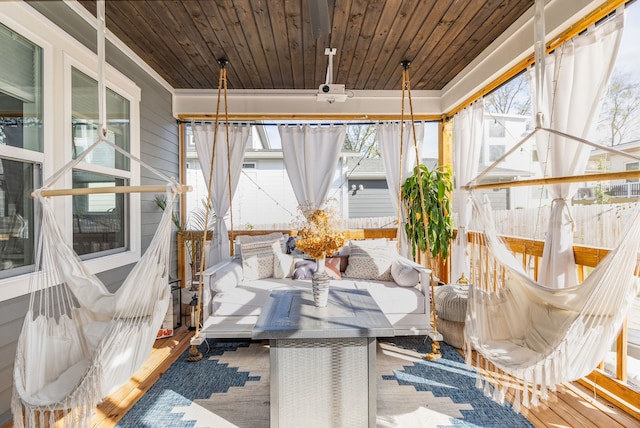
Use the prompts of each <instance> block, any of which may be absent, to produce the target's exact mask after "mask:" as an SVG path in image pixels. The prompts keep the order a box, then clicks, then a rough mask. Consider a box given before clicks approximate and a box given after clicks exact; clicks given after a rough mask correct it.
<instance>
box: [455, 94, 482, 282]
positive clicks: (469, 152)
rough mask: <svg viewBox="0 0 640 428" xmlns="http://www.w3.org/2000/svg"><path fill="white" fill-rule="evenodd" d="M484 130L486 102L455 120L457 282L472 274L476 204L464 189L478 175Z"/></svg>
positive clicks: (478, 103)
mask: <svg viewBox="0 0 640 428" xmlns="http://www.w3.org/2000/svg"><path fill="white" fill-rule="evenodd" d="M483 129H484V100H483V99H480V100H479V101H477V102H475V103H473V104H472V105H470V106H469V107H467V108H465V109H464V110H462V111H461V112H459V113H457V114H456V115H455V116H454V117H453V178H454V182H455V189H454V194H453V195H454V196H453V201H454V203H455V207H456V212H457V213H458V225H457V226H458V234H457V235H456V239H455V241H454V242H453V248H452V251H451V258H452V261H451V279H452V280H453V281H455V280H457V279H458V278H460V277H461V276H462V274H463V273H464V274H465V276H466V277H467V278H471V275H470V272H469V270H470V261H469V253H468V251H469V249H468V246H467V244H468V242H469V241H468V237H467V231H468V227H469V222H470V221H471V211H472V210H473V203H472V201H471V199H470V198H469V192H468V191H466V190H462V189H461V187H462V186H465V185H466V184H467V183H468V182H469V181H470V180H471V179H473V178H474V177H475V176H476V174H477V172H478V163H479V162H480V148H481V147H482V137H483Z"/></svg>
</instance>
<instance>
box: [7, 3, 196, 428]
mask: <svg viewBox="0 0 640 428" xmlns="http://www.w3.org/2000/svg"><path fill="white" fill-rule="evenodd" d="M97 5H98V13H97V15H98V60H99V78H98V89H99V90H98V97H99V116H100V117H99V123H100V128H99V134H100V135H99V137H98V139H97V141H96V142H95V143H94V144H93V145H91V146H90V147H89V148H87V149H86V150H85V151H83V152H82V153H81V154H80V155H78V156H77V157H76V158H75V159H74V160H72V161H70V162H69V163H67V165H65V166H64V167H63V168H61V169H60V170H59V171H58V172H56V173H55V174H54V175H53V176H52V177H51V178H49V179H48V180H47V181H45V183H44V184H43V187H42V188H41V189H40V190H37V191H35V192H34V196H35V198H36V199H37V201H38V202H39V203H40V206H41V211H42V225H41V228H40V233H39V237H38V242H37V247H36V254H35V256H36V257H35V259H36V262H35V270H34V273H33V274H32V275H31V278H30V285H29V288H30V289H29V292H30V300H29V308H28V310H27V314H26V316H25V319H24V323H23V326H22V332H21V333H20V337H19V338H18V345H17V350H16V358H15V363H14V376H13V378H14V379H13V380H14V387H13V396H12V400H11V410H12V413H13V423H14V426H15V427H19V428H21V427H25V426H28V427H44V426H51V427H52V426H54V423H56V424H61V425H62V426H70V427H85V426H87V425H88V423H89V418H90V417H91V415H92V413H93V409H94V408H95V406H97V405H98V404H99V403H100V402H101V401H102V399H103V398H104V397H105V396H107V395H108V394H110V393H111V392H113V391H114V390H115V389H116V388H118V387H119V386H120V385H122V384H123V383H125V382H126V381H127V380H128V379H129V378H130V377H131V376H132V375H133V374H134V373H135V371H136V370H137V369H138V368H139V367H140V366H141V365H142V364H143V363H144V361H145V360H146V359H147V358H148V356H149V353H150V351H151V348H152V347H153V343H154V341H155V339H156V336H157V332H158V330H159V328H160V326H161V324H162V321H163V319H164V317H165V314H166V311H167V308H168V305H169V300H170V295H171V293H170V286H169V269H170V266H169V261H170V250H171V237H172V230H173V229H172V228H173V223H172V213H173V205H174V201H175V199H176V195H177V194H178V193H182V192H183V191H188V190H189V187H188V186H181V185H180V184H179V183H178V182H176V180H174V179H172V178H169V177H167V176H165V175H164V174H162V173H161V172H159V171H157V170H155V169H154V168H152V167H150V166H148V165H146V164H145V163H144V162H142V161H141V160H140V159H138V158H136V157H135V156H133V155H131V154H130V153H128V152H127V151H125V150H123V149H121V148H120V147H118V146H116V145H115V144H113V143H111V142H110V141H108V140H107V139H106V135H107V132H106V125H105V124H106V96H105V95H106V86H105V83H104V78H103V76H104V67H105V61H104V32H105V26H104V1H103V0H99V1H98V2H97ZM101 145H107V146H110V147H111V148H112V149H113V150H114V151H117V152H119V153H120V154H122V155H123V156H126V157H128V158H129V159H131V160H133V161H136V162H138V163H139V164H140V165H141V166H143V167H145V168H146V169H147V170H149V171H150V172H152V173H154V174H155V175H157V176H158V177H160V179H162V180H163V181H164V182H165V183H166V185H150V186H117V187H114V188H100V189H85V188H81V189H51V190H50V189H49V187H50V186H51V185H52V184H53V183H55V182H56V181H57V180H58V179H60V178H61V177H63V176H64V175H65V174H67V173H69V172H70V171H71V170H72V169H73V168H74V167H75V166H76V165H78V164H79V163H80V162H81V161H82V160H83V159H85V157H86V156H87V155H88V154H89V153H91V152H92V151H93V150H94V149H95V148H96V147H98V146H101ZM133 192H154V193H158V192H166V195H167V196H166V198H167V201H166V206H165V210H164V213H163V214H162V218H161V220H160V223H159V225H158V229H157V230H156V232H155V235H154V237H153V239H152V241H151V243H150V244H149V246H148V248H147V250H146V251H145V253H144V255H143V256H142V257H141V259H140V260H139V261H138V262H137V263H136V265H135V266H134V268H133V269H132V270H131V272H130V273H129V275H128V276H127V277H126V279H125V280H124V282H123V283H122V284H121V286H120V287H119V288H118V290H117V291H116V292H115V293H111V292H109V290H108V289H107V287H106V286H105V285H104V284H103V283H102V282H101V281H100V279H98V278H97V277H96V276H95V275H93V274H92V273H91V272H89V270H88V269H87V268H86V267H85V266H84V264H83V262H82V260H81V259H80V258H79V257H78V255H77V254H76V253H75V252H74V250H73V249H72V248H71V247H70V246H69V244H68V243H67V242H66V238H65V236H64V234H63V233H62V231H61V230H60V228H59V227H58V224H57V221H56V218H55V213H54V206H53V205H54V204H53V201H52V200H51V197H50V196H57V195H78V194H92V193H133Z"/></svg>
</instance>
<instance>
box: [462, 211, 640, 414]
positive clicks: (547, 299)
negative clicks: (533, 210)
mask: <svg viewBox="0 0 640 428" xmlns="http://www.w3.org/2000/svg"><path fill="white" fill-rule="evenodd" d="M474 219H475V220H476V221H478V222H479V223H480V224H482V226H483V227H484V229H483V232H484V237H485V240H486V245H487V248H488V252H487V257H486V258H485V259H484V260H483V263H482V265H483V268H482V271H481V272H477V273H476V278H477V282H476V283H475V284H473V285H470V286H469V295H468V303H467V316H466V322H465V342H466V349H465V352H466V356H467V362H468V363H469V364H470V363H471V362H472V360H471V356H472V350H475V351H476V352H477V353H478V354H479V355H482V356H483V357H484V358H485V359H486V360H487V361H489V362H491V363H492V364H493V365H494V366H495V367H496V368H498V369H499V370H501V371H502V372H504V373H507V374H509V375H511V376H513V377H515V378H517V379H519V380H521V381H523V383H524V387H523V395H522V396H520V388H519V387H517V386H516V385H509V384H508V383H507V382H504V379H499V380H498V379H495V380H487V382H485V383H484V384H479V385H478V386H482V387H484V388H485V392H486V393H487V394H492V395H493V397H494V398H495V399H496V400H497V401H499V402H503V401H504V397H505V393H506V390H507V389H508V387H509V386H516V389H515V392H516V398H515V400H514V403H513V404H514V408H515V409H516V410H519V408H520V404H522V405H524V406H525V407H529V405H530V404H532V405H534V406H537V405H538V404H539V402H540V401H539V400H540V399H546V398H548V391H549V389H551V390H555V386H556V385H557V384H560V383H564V382H570V381H574V380H576V379H579V378H581V377H584V376H586V375H588V374H589V373H591V372H592V371H593V370H594V369H595V368H596V367H597V365H598V364H599V363H600V362H601V361H602V359H603V357H604V355H605V354H606V353H607V352H608V351H609V350H610V349H611V345H612V343H613V341H614V340H615V338H616V337H617V334H618V332H619V330H620V328H621V326H622V323H623V321H624V320H625V318H626V316H627V313H628V311H629V309H630V308H631V305H632V303H633V301H634V299H635V296H636V295H637V294H638V292H640V281H639V279H638V277H637V276H635V275H634V272H635V269H636V263H637V261H638V258H637V257H638V256H637V254H638V248H639V246H640V208H636V209H635V210H634V212H633V214H632V216H631V218H630V226H629V229H628V232H627V233H626V235H625V236H624V238H623V240H622V242H621V243H620V244H619V246H618V247H617V248H615V249H614V250H613V251H611V252H610V253H609V254H608V255H607V256H606V257H605V258H604V259H603V260H602V261H601V262H600V263H599V264H598V266H596V268H594V270H593V271H592V272H591V273H590V274H589V276H588V277H587V278H586V279H585V280H584V281H583V282H582V284H580V285H578V286H575V287H569V288H560V289H558V288H549V287H545V286H544V285H541V284H539V283H537V282H535V281H534V280H532V279H531V278H530V277H529V275H528V273H526V272H525V271H524V269H523V267H522V262H521V260H518V259H516V257H515V256H514V255H513V254H512V253H511V251H510V250H509V249H508V248H507V246H506V245H505V243H504V242H503V241H502V239H501V238H500V237H499V235H498V232H497V231H496V229H495V226H494V223H493V219H492V218H491V215H490V208H489V207H488V202H486V201H485V202H484V203H480V202H479V201H478V200H477V199H476V198H474ZM479 365H480V367H483V366H482V364H479ZM497 384H500V385H501V386H500V387H499V388H494V389H493V390H492V388H491V386H490V385H497ZM529 387H531V388H532V391H533V392H532V395H531V396H530V395H529V392H528V388H529Z"/></svg>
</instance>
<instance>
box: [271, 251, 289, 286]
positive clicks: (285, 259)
mask: <svg viewBox="0 0 640 428" xmlns="http://www.w3.org/2000/svg"><path fill="white" fill-rule="evenodd" d="M271 247H272V250H273V277H274V278H289V277H290V276H291V274H292V273H293V268H294V263H293V256H292V255H290V254H285V253H283V252H282V251H280V243H278V242H274V243H273V244H271Z"/></svg>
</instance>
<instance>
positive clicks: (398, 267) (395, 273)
mask: <svg viewBox="0 0 640 428" xmlns="http://www.w3.org/2000/svg"><path fill="white" fill-rule="evenodd" d="M391 276H392V277H393V281H394V282H395V283H396V284H398V285H399V286H400V287H415V286H416V285H418V282H420V273H419V272H418V271H417V270H415V269H414V268H413V266H410V265H408V264H405V263H403V262H402V260H400V259H396V260H394V261H393V263H391Z"/></svg>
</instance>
